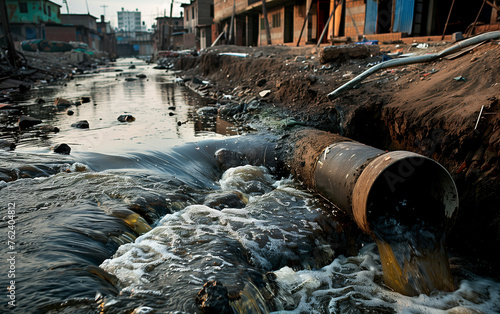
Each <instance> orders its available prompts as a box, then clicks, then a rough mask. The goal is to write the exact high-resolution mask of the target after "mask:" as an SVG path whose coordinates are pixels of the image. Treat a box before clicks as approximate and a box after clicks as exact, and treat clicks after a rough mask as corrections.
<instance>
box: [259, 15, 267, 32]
mask: <svg viewBox="0 0 500 314" xmlns="http://www.w3.org/2000/svg"><path fill="white" fill-rule="evenodd" d="M260 29H261V30H265V29H266V24H265V23H264V18H261V19H260Z"/></svg>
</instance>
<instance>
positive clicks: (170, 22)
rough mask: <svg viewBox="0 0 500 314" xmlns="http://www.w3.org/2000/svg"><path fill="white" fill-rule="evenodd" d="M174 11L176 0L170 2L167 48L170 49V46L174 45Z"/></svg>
mask: <svg viewBox="0 0 500 314" xmlns="http://www.w3.org/2000/svg"><path fill="white" fill-rule="evenodd" d="M173 11H174V0H172V2H171V3H170V19H169V20H168V40H167V42H168V47H167V49H168V50H170V46H173V45H172V32H173V31H174V23H173V22H172V12H173Z"/></svg>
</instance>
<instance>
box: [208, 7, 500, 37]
mask: <svg viewBox="0 0 500 314" xmlns="http://www.w3.org/2000/svg"><path fill="white" fill-rule="evenodd" d="M485 3H487V5H484V7H482V4H483V2H482V1H453V0H440V1H438V0H266V2H265V5H266V8H267V10H266V11H267V19H268V23H269V32H270V35H271V44H273V45H276V44H285V45H303V44H306V43H311V44H316V43H318V41H319V40H320V39H321V42H322V43H332V42H334V41H337V40H340V41H347V40H352V41H357V40H360V39H361V38H362V37H363V36H365V37H366V38H368V39H375V40H381V41H390V40H400V39H401V38H404V37H409V36H435V37H436V38H437V36H441V35H442V34H443V33H446V34H451V33H453V32H457V31H460V32H463V33H466V32H467V31H471V32H478V31H481V30H482V29H488V30H495V29H500V23H499V21H498V11H499V8H498V5H496V4H495V2H493V3H492V2H489V1H488V2H485ZM262 6H263V2H262V1H260V0H214V8H215V12H214V13H215V15H214V22H215V23H216V26H215V27H214V32H213V35H212V37H214V36H217V35H218V34H220V33H221V32H222V31H224V30H225V32H226V36H225V37H226V39H227V40H229V39H231V40H232V43H234V44H236V45H246V46H257V45H259V46H262V45H267V35H266V23H265V21H264V16H263V14H262V12H263V10H262ZM450 12H451V13H450ZM233 15H234V17H233ZM448 15H449V19H448ZM476 17H477V23H476V24H475V25H472V24H473V23H474V21H475V20H476ZM231 21H233V25H232V27H231ZM485 25H488V26H485ZM231 30H232V34H229V33H230V32H231ZM322 34H323V37H322ZM233 37H234V39H233ZM226 42H227V41H226Z"/></svg>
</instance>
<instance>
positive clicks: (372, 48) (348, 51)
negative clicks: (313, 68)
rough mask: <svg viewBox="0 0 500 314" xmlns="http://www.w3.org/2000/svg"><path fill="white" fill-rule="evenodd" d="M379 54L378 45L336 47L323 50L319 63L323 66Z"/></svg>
mask: <svg viewBox="0 0 500 314" xmlns="http://www.w3.org/2000/svg"><path fill="white" fill-rule="evenodd" d="M379 54H380V47H379V46H378V45H355V44H350V45H338V46H329V47H325V48H323V50H321V52H320V55H319V62H320V63H321V64H325V63H328V62H334V61H338V60H340V61H343V60H349V59H363V58H368V57H370V56H372V55H373V56H375V55H379Z"/></svg>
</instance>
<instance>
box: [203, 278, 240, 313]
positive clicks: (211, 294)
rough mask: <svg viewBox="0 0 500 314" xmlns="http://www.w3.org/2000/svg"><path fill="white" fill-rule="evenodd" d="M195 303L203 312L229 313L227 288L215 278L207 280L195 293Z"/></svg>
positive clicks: (230, 311)
mask: <svg viewBox="0 0 500 314" xmlns="http://www.w3.org/2000/svg"><path fill="white" fill-rule="evenodd" d="M196 303H197V304H198V305H199V306H200V309H201V311H202V312H203V313H214V314H215V313H218V314H230V313H233V311H232V310H231V307H230V306H229V294H228V291H227V288H226V287H224V285H223V284H222V283H220V282H218V281H216V280H210V281H207V282H206V283H205V284H204V285H203V289H201V290H200V291H199V292H198V294H197V295H196Z"/></svg>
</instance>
